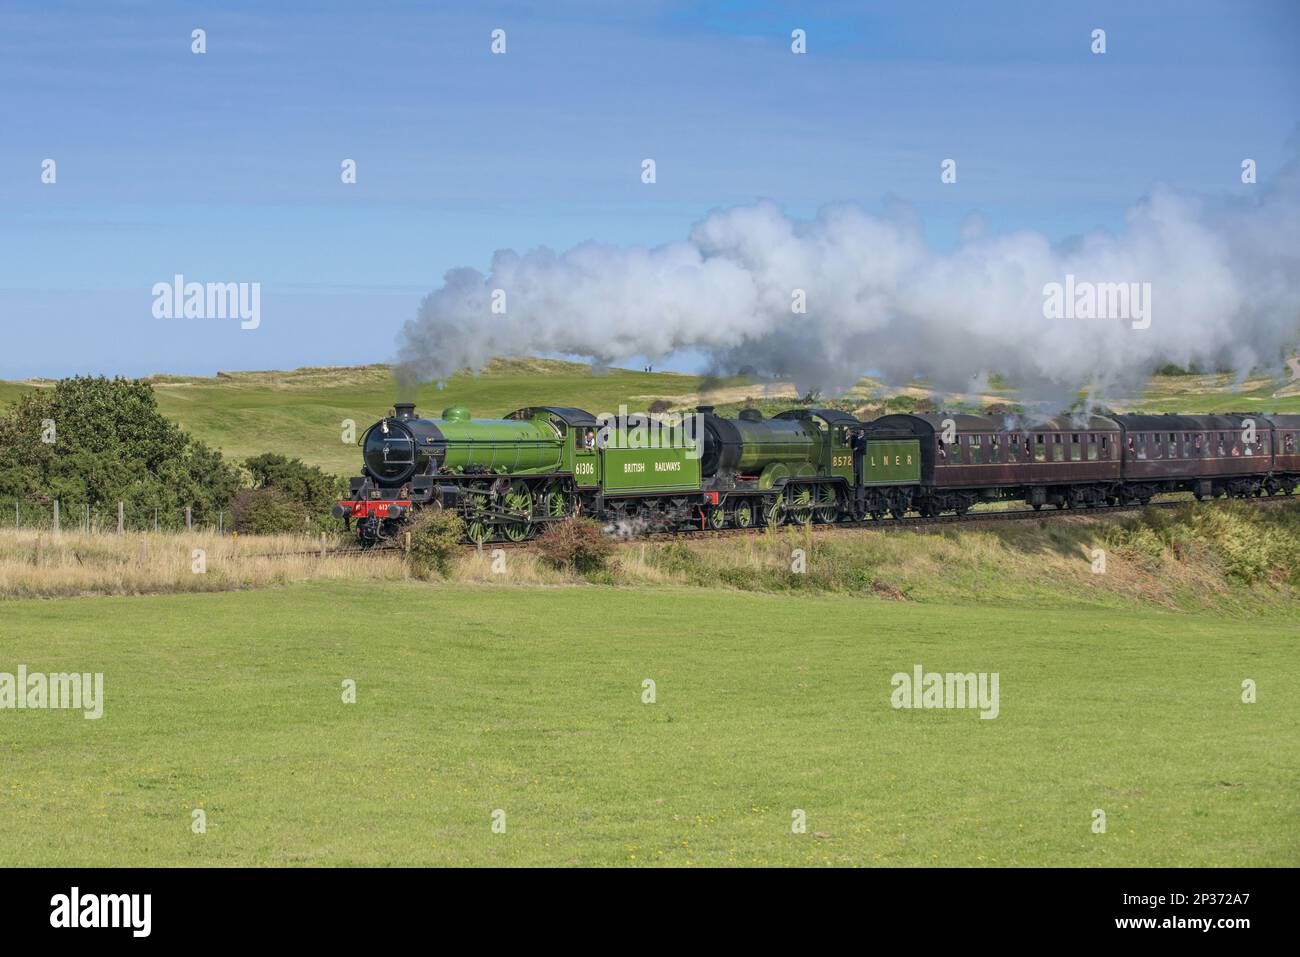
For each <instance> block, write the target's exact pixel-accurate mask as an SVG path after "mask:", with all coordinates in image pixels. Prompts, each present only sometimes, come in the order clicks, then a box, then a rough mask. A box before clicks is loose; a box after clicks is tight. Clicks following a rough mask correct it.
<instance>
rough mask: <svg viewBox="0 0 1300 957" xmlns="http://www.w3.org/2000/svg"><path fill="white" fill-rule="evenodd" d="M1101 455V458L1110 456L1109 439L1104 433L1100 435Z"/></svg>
mask: <svg viewBox="0 0 1300 957" xmlns="http://www.w3.org/2000/svg"><path fill="white" fill-rule="evenodd" d="M1101 457H1102V458H1103V459H1109V458H1110V441H1109V440H1108V439H1107V438H1106V436H1104V435H1103V436H1102V437H1101Z"/></svg>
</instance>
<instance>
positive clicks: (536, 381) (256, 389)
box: [0, 359, 705, 475]
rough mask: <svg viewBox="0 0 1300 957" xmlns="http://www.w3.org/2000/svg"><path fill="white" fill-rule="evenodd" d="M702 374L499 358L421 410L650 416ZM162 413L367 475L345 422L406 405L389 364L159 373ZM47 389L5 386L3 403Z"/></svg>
mask: <svg viewBox="0 0 1300 957" xmlns="http://www.w3.org/2000/svg"><path fill="white" fill-rule="evenodd" d="M704 381H705V380H703V379H702V378H700V377H698V376H686V375H677V374H675V373H658V372H656V373H643V372H631V371H628V370H625V369H613V370H610V371H609V372H608V373H606V374H604V375H596V374H594V373H593V372H592V371H591V368H590V367H589V366H587V365H583V364H579V363H573V362H558V361H553V360H546V359H496V360H493V361H492V362H491V363H490V364H489V365H488V367H487V368H486V369H484V370H483V372H482V373H481V374H480V375H478V376H473V375H470V374H468V373H460V374H457V375H456V376H454V377H452V379H451V380H450V381H449V382H448V383H447V385H446V388H445V389H438V388H437V387H436V386H434V385H426V386H423V387H422V388H421V389H420V390H419V392H418V394H417V395H416V396H415V397H414V398H415V401H416V405H417V408H418V409H420V410H421V411H423V412H425V413H428V414H430V415H437V414H439V413H440V412H441V411H442V410H443V409H445V408H446V407H447V406H450V405H466V406H469V408H470V411H471V412H472V413H473V414H474V416H475V417H480V418H485V417H492V416H500V415H505V414H506V413H509V412H512V411H514V410H515V409H518V408H521V407H523V406H528V405H571V406H579V407H582V408H585V409H588V410H589V411H591V412H592V413H598V412H604V411H609V412H616V411H617V410H618V406H619V403H621V402H622V403H628V404H629V406H630V407H631V408H639V409H644V408H645V407H646V406H647V405H648V404H649V403H650V402H651V401H653V400H654V398H657V397H664V398H665V399H667V400H668V401H671V400H672V398H673V397H677V396H681V395H684V394H687V393H691V392H694V391H697V390H699V389H700V388H701V387H702V385H703V384H704ZM153 382H154V389H155V391H156V392H157V395H158V405H159V408H160V409H161V410H162V412H163V414H165V415H166V416H168V417H169V418H171V419H173V420H175V421H177V422H179V423H180V424H181V425H182V427H184V428H185V429H186V430H187V431H189V432H191V433H193V434H194V435H195V436H197V437H198V438H201V439H202V440H204V441H205V442H208V443H209V444H212V445H215V446H217V447H218V448H220V449H221V450H222V451H223V452H224V453H225V454H226V455H228V456H231V457H233V458H236V459H243V458H247V457H248V456H251V455H256V454H258V453H260V452H280V453H282V454H285V455H290V456H297V457H298V458H301V459H302V460H303V461H304V462H307V463H308V464H311V465H318V466H320V467H321V468H324V469H326V470H328V471H332V472H334V473H335V474H338V475H350V474H352V473H354V472H356V471H357V469H358V462H359V460H358V452H357V449H356V448H355V447H353V446H349V445H345V444H344V443H343V442H342V441H341V434H342V422H343V420H344V419H352V420H353V421H354V422H355V423H356V426H357V436H358V438H359V437H360V436H361V433H362V432H363V431H364V430H365V428H366V427H367V426H369V425H370V424H371V423H372V422H374V421H375V420H376V419H378V418H379V417H380V416H382V415H383V414H384V413H385V412H386V411H387V410H388V409H390V408H391V407H392V405H393V402H394V401H396V400H397V398H398V387H397V384H396V383H395V382H394V380H393V377H392V374H391V372H390V371H389V369H388V367H387V366H383V365H373V366H362V367H359V368H329V369H297V370H295V371H293V372H233V373H219V374H218V375H217V376H216V377H202V376H156V377H155V378H154V380H153ZM47 384H48V383H26V384H25V383H13V382H3V383H0V405H3V404H7V403H8V402H11V401H13V400H15V399H16V398H17V397H18V396H19V395H20V394H21V393H22V392H23V391H26V390H27V389H29V388H39V387H41V386H42V385H47Z"/></svg>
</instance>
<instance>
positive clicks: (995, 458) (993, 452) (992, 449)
mask: <svg viewBox="0 0 1300 957" xmlns="http://www.w3.org/2000/svg"><path fill="white" fill-rule="evenodd" d="M989 461H990V462H992V463H994V464H996V463H998V462H1001V461H1002V446H1001V443H1000V442H999V441H998V437H997V436H996V435H993V436H990V437H989Z"/></svg>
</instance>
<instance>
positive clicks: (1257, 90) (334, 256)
mask: <svg viewBox="0 0 1300 957" xmlns="http://www.w3.org/2000/svg"><path fill="white" fill-rule="evenodd" d="M1098 27H1100V28H1102V29H1105V31H1106V35H1107V52H1106V54H1105V55H1104V56H1095V55H1093V54H1092V53H1091V52H1090V49H1089V44H1090V39H1089V36H1090V33H1091V31H1092V30H1093V29H1094V28H1098ZM195 28H203V29H204V30H206V31H207V53H205V54H203V55H195V54H193V53H191V50H190V46H191V39H190V37H191V31H192V30H193V29H195ZM495 28H502V29H504V30H505V31H506V37H507V53H506V55H504V56H493V55H492V54H491V53H490V50H489V44H490V33H491V31H492V30H493V29H495ZM795 28H802V29H804V30H806V31H807V36H808V53H807V54H806V55H804V56H796V55H793V54H792V53H791V52H790V31H791V30H792V29H795ZM1298 54H1300V4H1297V3H1294V2H1277V3H1265V2H1248V0H1245V2H1243V0H1237V2H1231V3H1210V2H1195V0H1187V2H1177V3H1174V2H1144V3H1134V2H1131V0H1130V2H1121V3H1089V4H1085V3H1065V2H1061V3H1053V2H1044V0H1038V2H1023V3H1021V2H988V3H962V2H952V3H926V4H918V3H902V2H900V3H869V4H868V3H843V4H839V3H831V4H815V3H814V4H806V3H800V4H781V3H707V4H706V3H653V2H647V3H637V4H609V3H570V2H553V3H546V4H535V5H530V4H510V3H491V2H481V3H472V4H471V3H466V4H455V3H435V2H427V0H426V2H418V3H416V2H411V3H407V2H390V0H373V2H370V3H363V4H358V3H355V2H349V3H334V2H313V3H307V2H302V3H297V2H295V3H273V4H268V3H264V2H263V3H247V2H239V0H222V2H208V3H184V2H176V3H157V2H137V3H132V2H117V3H104V2H75V3H61V2H45V3H27V2H22V0H9V2H7V3H6V4H5V5H4V7H3V9H0V322H3V324H4V327H5V333H6V334H5V336H4V343H5V345H4V346H3V347H0V377H4V378H21V377H28V376H38V375H51V376H52V375H67V374H73V373H106V374H113V373H123V374H148V373H153V372H178V373H200V374H211V373H213V372H215V371H216V370H218V369H265V368H289V367H295V366H300V365H316V364H354V363H363V362H376V361H384V360H386V359H388V358H390V357H391V355H392V353H393V341H394V337H395V335H396V333H397V331H398V329H399V327H400V326H401V324H402V323H403V322H404V321H405V320H406V319H408V318H410V317H411V315H412V314H413V313H414V311H415V308H416V306H417V304H418V302H419V300H420V298H421V296H422V295H423V294H424V293H426V292H429V291H430V290H432V289H434V288H436V287H437V286H438V285H440V284H441V277H442V275H443V273H444V272H445V271H446V270H447V269H449V268H452V267H455V266H466V265H468V266H474V267H477V268H480V269H483V268H485V267H486V266H487V264H488V260H489V258H490V256H491V254H492V252H493V251H494V250H496V249H498V248H502V247H510V248H515V249H526V248H530V247H533V246H537V245H547V246H550V247H552V248H556V249H562V248H565V247H568V246H571V245H573V244H575V243H578V242H581V241H583V240H588V239H595V240H598V241H601V242H609V243H641V244H650V245H654V244H659V243H664V242H669V241H673V240H677V239H681V238H683V237H684V236H685V235H686V233H687V231H688V230H689V228H690V225H691V224H692V223H694V222H696V221H697V220H699V219H700V218H701V217H702V216H703V215H704V214H705V213H706V212H707V211H708V210H710V209H712V208H715V207H720V206H729V205H734V204H740V203H749V202H753V201H754V200H756V199H759V198H767V199H771V200H774V201H776V202H777V203H779V204H780V205H781V206H783V207H784V208H785V209H786V210H787V211H788V212H790V213H792V214H796V215H808V214H811V213H812V212H814V211H815V210H816V209H817V207H819V206H820V205H822V204H825V203H831V202H840V201H856V202H860V203H862V204H864V205H866V206H867V207H869V208H878V207H879V206H880V205H881V204H882V202H884V201H886V197H896V198H898V199H902V200H904V201H906V202H908V203H911V204H913V205H914V206H915V207H916V208H917V210H918V211H919V213H920V215H921V216H922V217H923V218H924V221H925V223H926V229H927V233H928V235H929V237H930V239H931V241H932V242H933V243H934V244H936V245H937V246H940V247H942V246H945V245H949V244H951V243H953V242H954V241H955V239H956V237H957V235H958V231H959V229H960V224H961V223H962V221H963V220H964V219H965V218H966V217H967V216H968V215H969V214H970V213H972V212H978V213H979V214H981V215H982V216H983V217H984V218H985V219H986V220H987V223H988V226H989V228H990V229H992V230H994V231H1005V230H1012V229H1019V228H1026V227H1028V228H1033V229H1037V230H1039V231H1041V232H1043V233H1045V234H1047V235H1048V236H1049V237H1051V238H1052V239H1054V240H1059V239H1064V238H1066V237H1068V236H1070V235H1073V234H1076V233H1079V232H1081V231H1084V230H1088V229H1092V228H1096V227H1103V228H1110V229H1120V228H1122V226H1123V219H1124V211H1125V209H1126V208H1128V207H1129V206H1131V205H1132V204H1133V202H1134V201H1135V200H1137V199H1138V198H1139V197H1141V196H1142V195H1143V194H1144V193H1145V192H1146V191H1147V190H1149V189H1150V188H1151V187H1152V186H1153V185H1155V184H1156V183H1161V182H1163V183H1168V184H1170V185H1172V186H1174V187H1176V188H1178V189H1180V190H1183V191H1187V192H1192V193H1197V194H1203V195H1206V196H1210V197H1212V196H1217V195H1224V194H1231V193H1232V192H1233V191H1234V190H1239V189H1240V188H1241V184H1240V180H1239V170H1240V163H1241V160H1242V158H1243V157H1251V158H1253V159H1255V160H1256V161H1257V162H1258V163H1259V170H1260V179H1261V181H1265V180H1267V178H1268V175H1269V170H1270V169H1276V168H1277V167H1278V166H1280V165H1281V163H1282V162H1284V160H1285V159H1287V158H1288V157H1289V156H1291V155H1293V153H1294V151H1295V146H1296V130H1297V122H1300V55H1298ZM645 157H653V158H654V159H655V161H656V163H657V167H658V169H657V172H658V181H657V182H656V183H655V184H654V185H652V186H648V185H645V184H643V183H642V182H641V180H640V163H641V160H642V159H643V158H645ZM948 157H952V158H955V159H956V160H957V161H958V164H959V166H958V168H959V176H958V183H957V184H955V185H952V186H945V185H942V184H941V183H940V181H939V163H940V162H941V161H942V160H943V159H945V158H948ZM46 158H53V159H55V160H56V162H57V175H58V180H57V183H56V184H54V185H45V184H42V183H41V178H40V174H41V162H42V160H44V159H46ZM345 158H351V159H355V160H356V161H357V164H358V182H357V183H356V184H355V185H344V184H343V183H341V181H340V177H339V171H340V163H341V162H342V160H343V159H345ZM176 273H182V274H184V275H185V277H186V278H187V279H190V280H197V281H213V282H240V281H247V282H260V283H261V284H262V323H261V326H260V327H259V328H258V329H256V330H248V331H245V330H241V329H240V328H239V326H238V323H233V322H221V321H208V322H203V321H193V320H190V321H186V320H172V321H167V320H159V319H156V318H154V317H153V315H152V313H151V309H150V307H151V303H152V296H151V287H152V286H153V284H154V283H157V282H166V281H170V280H171V277H172V276H173V275H174V274H176ZM689 364H690V358H689V357H683V358H682V359H680V360H679V365H682V366H689Z"/></svg>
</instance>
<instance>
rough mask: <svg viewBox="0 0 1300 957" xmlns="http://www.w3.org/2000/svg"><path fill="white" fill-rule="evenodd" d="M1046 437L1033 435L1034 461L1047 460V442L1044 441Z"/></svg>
mask: <svg viewBox="0 0 1300 957" xmlns="http://www.w3.org/2000/svg"><path fill="white" fill-rule="evenodd" d="M1046 438H1047V437H1046V436H1044V435H1035V436H1034V461H1035V462H1046V461H1047V442H1046Z"/></svg>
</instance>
